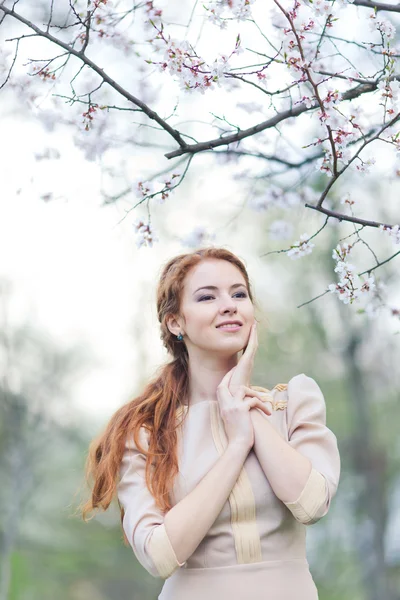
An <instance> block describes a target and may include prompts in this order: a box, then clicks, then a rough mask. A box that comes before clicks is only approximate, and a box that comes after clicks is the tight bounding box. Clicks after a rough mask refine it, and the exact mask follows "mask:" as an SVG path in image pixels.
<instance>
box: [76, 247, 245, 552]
mask: <svg viewBox="0 0 400 600" xmlns="http://www.w3.org/2000/svg"><path fill="white" fill-rule="evenodd" d="M206 259H220V260H226V261H228V262H230V263H232V264H233V265H235V266H236V267H237V268H238V269H239V271H240V272H241V273H242V275H243V277H244V279H245V282H246V285H247V289H248V293H249V297H250V300H251V301H252V302H253V303H254V301H253V295H252V291H251V287H250V281H249V277H248V274H247V271H246V268H245V266H244V264H243V262H242V261H241V260H240V259H239V258H238V257H237V256H235V255H234V254H233V253H232V252H230V251H229V250H226V249H224V248H215V247H212V246H211V247H206V248H202V249H200V250H196V251H195V252H191V253H187V254H180V255H178V256H175V257H174V258H172V259H170V260H169V261H168V262H167V263H166V264H165V265H164V267H163V269H162V272H161V276H160V279H159V282H158V287H157V314H158V320H159V322H160V325H161V340H162V342H163V345H164V346H165V347H166V348H167V350H168V352H169V353H170V354H171V355H172V357H173V360H172V361H171V362H168V363H166V364H164V365H162V366H161V367H159V369H158V371H157V372H156V373H155V375H154V376H153V378H152V379H151V380H150V381H149V383H148V384H147V385H146V387H145V388H144V390H143V392H142V393H141V394H140V395H139V396H137V397H136V398H134V399H133V400H131V401H129V402H127V403H126V404H124V405H123V406H121V407H120V408H119V409H118V410H117V411H116V412H115V413H114V415H113V416H112V417H111V419H110V421H109V422H108V424H107V426H106V428H105V430H104V431H103V433H101V434H100V435H99V436H98V437H97V438H95V439H94V440H93V441H92V442H91V444H90V447H89V452H88V457H87V461H86V468H85V473H86V479H87V482H88V483H89V485H90V484H91V483H92V493H91V496H90V498H89V499H88V500H87V502H86V503H85V504H83V505H82V506H81V507H80V510H81V511H82V516H83V519H84V520H85V521H86V520H87V514H88V513H89V512H91V511H93V510H94V509H97V508H102V509H103V510H106V509H107V508H108V507H109V505H110V503H111V501H112V500H113V497H114V496H115V495H116V488H117V484H118V480H119V470H120V464H121V460H122V456H123V453H124V449H125V441H126V438H127V436H128V435H132V434H133V436H134V441H135V444H136V447H137V448H138V449H139V451H140V452H143V453H144V454H145V455H146V470H145V473H146V484H147V486H148V488H149V490H150V492H151V493H152V495H153V496H154V498H155V502H156V504H157V506H158V507H159V508H160V509H161V510H162V511H165V512H167V511H168V510H170V509H171V508H172V506H171V503H170V500H169V492H170V490H171V488H172V485H173V481H174V478H175V476H176V474H177V473H178V471H179V466H178V459H177V434H176V429H177V427H178V425H179V424H180V422H178V420H177V418H176V411H177V409H178V408H179V406H180V405H181V404H182V399H183V398H185V397H186V394H187V391H188V383H189V381H188V353H187V349H186V346H185V344H184V342H181V341H178V340H177V338H176V336H175V335H173V334H172V333H171V332H170V330H169V329H168V327H167V324H166V319H167V317H168V316H171V315H180V304H181V296H182V291H183V284H184V280H185V277H186V275H187V274H188V272H189V271H190V270H191V269H192V268H193V267H195V266H196V265H198V264H199V263H200V262H202V261H204V260H206ZM142 426H144V428H145V429H147V430H148V431H149V449H148V451H146V450H145V449H144V448H143V447H142V446H141V445H140V442H139V439H138V437H139V431H140V428H141V427H142ZM118 504H119V503H118ZM119 508H120V511H121V523H122V520H123V516H124V511H123V508H122V507H121V505H120V504H119ZM124 539H125V542H127V540H126V536H125V535H124Z"/></svg>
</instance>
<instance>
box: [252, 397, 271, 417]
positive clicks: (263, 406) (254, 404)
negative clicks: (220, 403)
mask: <svg viewBox="0 0 400 600" xmlns="http://www.w3.org/2000/svg"><path fill="white" fill-rule="evenodd" d="M245 403H246V404H247V405H248V407H249V409H250V408H259V409H260V410H262V411H263V412H264V413H265V414H266V415H271V414H272V411H271V409H270V408H269V407H268V406H267V405H266V404H264V402H263V401H262V400H259V399H258V398H250V399H249V400H245Z"/></svg>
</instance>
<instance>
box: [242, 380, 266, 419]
mask: <svg viewBox="0 0 400 600" xmlns="http://www.w3.org/2000/svg"><path fill="white" fill-rule="evenodd" d="M241 396H242V398H240V397H241ZM236 397H238V398H240V399H242V400H244V398H246V397H247V398H249V397H250V398H251V399H252V400H254V399H258V400H259V401H260V402H262V405H263V407H265V409H266V410H264V412H266V413H267V414H269V415H271V414H272V410H271V408H270V406H269V405H268V404H267V402H270V400H266V398H265V394H263V392H260V391H258V390H253V389H252V388H249V387H247V386H243V387H242V388H239V390H238V392H237V396H236V395H235V398H236ZM246 402H247V400H246Z"/></svg>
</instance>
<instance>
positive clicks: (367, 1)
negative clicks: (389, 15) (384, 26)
mask: <svg viewBox="0 0 400 600" xmlns="http://www.w3.org/2000/svg"><path fill="white" fill-rule="evenodd" d="M353 4H354V6H366V7H367V8H372V9H373V10H375V9H376V10H387V11H389V12H397V13H400V4H386V2H371V0H354V2H353Z"/></svg>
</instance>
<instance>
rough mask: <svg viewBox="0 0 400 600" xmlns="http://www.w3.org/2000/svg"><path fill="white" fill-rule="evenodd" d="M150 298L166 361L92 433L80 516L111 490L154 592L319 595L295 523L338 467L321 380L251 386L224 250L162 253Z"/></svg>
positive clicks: (246, 312) (247, 308)
mask: <svg viewBox="0 0 400 600" xmlns="http://www.w3.org/2000/svg"><path fill="white" fill-rule="evenodd" d="M157 310H158V318H159V321H160V324H161V338H162V340H163V343H164V345H165V346H166V348H167V349H168V350H169V352H170V353H171V354H172V356H173V360H172V362H170V363H168V364H166V365H164V366H163V367H162V369H161V370H160V372H159V373H158V374H157V375H156V377H155V378H154V379H153V380H152V381H151V382H150V383H149V384H148V385H147V386H146V388H145V389H144V391H143V393H142V394H141V395H140V396H138V397H137V398H135V399H134V400H132V401H131V402H129V403H127V404H126V405H125V406H123V407H121V408H120V409H119V410H118V411H117V412H116V413H115V414H114V416H113V417H112V418H111V420H110V422H109V424H108V426H107V428H106V431H105V432H104V434H102V435H101V437H100V438H99V439H98V440H95V441H94V442H92V445H91V449H90V454H89V458H88V464H87V473H88V475H91V476H92V477H93V479H94V487H93V493H92V497H91V500H90V501H89V502H88V503H87V504H86V505H85V507H84V511H83V513H84V517H85V516H86V513H87V512H89V511H90V510H92V509H94V508H97V507H102V508H103V509H106V508H108V506H109V504H110V502H111V500H112V498H113V497H114V495H115V494H116V495H117V497H118V501H119V506H120V508H121V519H122V526H123V530H124V532H125V534H126V540H127V542H129V544H130V545H131V546H132V549H133V551H134V553H135V555H136V557H137V559H138V560H139V562H140V563H141V564H142V565H143V567H144V568H145V569H147V571H148V572H149V573H151V574H152V575H154V576H155V577H160V578H162V579H164V580H165V581H164V585H163V588H162V591H161V594H160V596H159V597H158V598H159V600H204V598H205V597H207V600H225V599H226V600H243V599H245V598H246V599H248V600H289V599H290V598H296V600H316V599H317V598H318V593H317V589H316V586H315V584H314V581H313V579H312V576H311V574H310V571H309V565H308V562H307V559H306V546H305V537H306V525H310V524H312V523H315V522H316V521H318V520H319V519H321V517H323V516H324V515H326V514H327V512H328V509H329V506H330V503H331V500H332V498H333V497H334V495H335V493H336V490H337V486H338V482H339V476H340V457H339V452H338V447H337V440H336V437H335V435H334V434H333V433H332V431H331V430H330V429H328V427H327V426H326V407H325V401H324V397H323V395H322V392H321V390H320V388H319V386H318V385H317V383H316V382H315V381H314V380H313V379H311V378H310V377H307V376H306V375H304V374H300V375H296V376H295V377H292V379H290V381H289V382H288V384H278V385H275V387H274V388H273V389H272V390H271V391H269V390H267V389H265V388H261V387H257V386H251V385H250V382H251V378H252V369H253V363H254V356H255V353H256V350H257V331H256V322H255V306H254V303H253V296H252V292H251V289H250V282H249V278H248V274H247V271H246V268H245V266H244V265H243V263H242V262H241V260H240V259H239V258H238V257H236V256H235V255H234V254H232V253H231V252H229V251H228V250H226V249H220V248H213V247H209V248H204V249H201V250H199V251H196V252H193V253H189V254H183V255H180V256H176V257H175V258H173V259H172V260H170V261H168V262H167V264H166V265H165V267H164V269H163V271H162V274H161V277H160V281H159V284H158V290H157ZM242 350H244V352H243V354H242V355H241V356H240V357H239V353H240V352H241V351H242Z"/></svg>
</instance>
